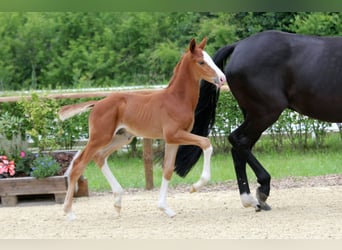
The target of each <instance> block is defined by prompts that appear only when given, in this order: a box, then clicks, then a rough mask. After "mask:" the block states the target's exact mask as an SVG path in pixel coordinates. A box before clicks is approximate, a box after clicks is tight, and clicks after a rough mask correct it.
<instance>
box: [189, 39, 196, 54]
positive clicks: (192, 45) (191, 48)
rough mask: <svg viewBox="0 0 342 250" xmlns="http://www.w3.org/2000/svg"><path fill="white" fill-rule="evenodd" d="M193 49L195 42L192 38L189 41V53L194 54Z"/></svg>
mask: <svg viewBox="0 0 342 250" xmlns="http://www.w3.org/2000/svg"><path fill="white" fill-rule="evenodd" d="M195 47H196V41H195V39H194V38H192V39H191V41H190V44H189V50H190V51H191V53H193V52H194V50H195Z"/></svg>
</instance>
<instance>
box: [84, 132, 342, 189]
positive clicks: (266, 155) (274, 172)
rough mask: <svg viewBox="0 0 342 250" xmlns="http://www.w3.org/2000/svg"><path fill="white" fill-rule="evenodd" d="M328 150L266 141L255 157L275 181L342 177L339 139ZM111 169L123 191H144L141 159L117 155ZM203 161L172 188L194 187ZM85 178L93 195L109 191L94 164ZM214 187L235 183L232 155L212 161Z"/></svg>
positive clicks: (157, 178)
mask: <svg viewBox="0 0 342 250" xmlns="http://www.w3.org/2000/svg"><path fill="white" fill-rule="evenodd" d="M326 144H327V145H328V146H323V147H321V148H315V147H311V148H309V149H305V150H304V149H295V148H292V147H291V145H285V146H284V148H283V149H282V150H281V151H280V152H278V151H277V150H275V149H273V148H272V147H271V146H270V145H269V142H268V141H267V140H261V141H260V144H259V143H258V144H257V146H256V148H255V150H254V154H255V156H256V157H257V158H258V160H259V161H260V162H261V164H262V165H263V166H264V167H265V168H266V169H267V171H268V172H269V173H270V174H271V176H272V178H273V179H280V178H284V177H287V176H320V175H326V174H341V173H342V154H341V149H342V142H341V139H340V138H339V137H337V136H335V137H332V138H328V141H327V143H326ZM108 163H109V166H110V168H111V170H112V172H113V174H114V175H115V177H116V178H117V180H118V181H119V182H120V184H121V185H122V186H123V188H125V189H127V188H143V187H145V174H144V163H143V159H142V158H131V157H129V156H128V155H126V154H114V155H113V156H112V157H111V158H110V160H109V161H108ZM202 164H203V159H202V158H201V159H200V160H199V162H198V163H197V164H196V166H195V167H194V169H193V170H192V171H191V172H190V173H189V174H188V176H187V177H186V178H180V177H178V176H177V175H176V174H174V176H173V178H172V180H171V183H170V184H171V186H176V185H179V184H192V183H194V182H196V181H197V180H198V178H199V177H200V174H201V172H202ZM247 174H248V177H249V180H250V181H255V179H256V178H255V175H254V173H253V172H252V171H251V170H250V168H249V167H248V166H247ZM84 175H85V176H86V177H87V178H88V184H89V189H90V190H91V191H107V190H110V187H109V184H108V183H107V181H106V180H105V178H104V176H103V175H102V173H101V171H100V170H99V169H98V168H97V167H96V166H95V165H94V164H93V163H91V164H89V165H88V167H87V168H86V170H85V173H84ZM211 175H212V176H211V183H220V182H223V181H227V180H235V172H234V167H233V161H232V158H231V154H230V153H226V154H216V155H215V154H214V155H213V157H212V160H211ZM153 176H154V185H155V187H159V186H160V183H161V178H162V169H161V167H160V166H154V170H153Z"/></svg>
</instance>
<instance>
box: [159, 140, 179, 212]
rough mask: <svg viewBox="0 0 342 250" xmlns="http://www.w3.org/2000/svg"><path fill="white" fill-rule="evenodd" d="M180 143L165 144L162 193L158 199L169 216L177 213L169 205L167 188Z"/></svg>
mask: <svg viewBox="0 0 342 250" xmlns="http://www.w3.org/2000/svg"><path fill="white" fill-rule="evenodd" d="M177 150H178V145H177V144H167V143H166V144H165V158H164V165H163V178H162V183H161V187H160V195H159V201H158V207H159V209H160V210H162V211H163V212H164V213H166V214H167V215H168V216H169V217H171V218H172V217H174V216H175V215H176V213H175V212H174V211H173V210H172V209H170V208H169V207H168V206H167V203H166V196H167V190H168V186H169V182H170V180H171V177H172V173H173V169H174V165H175V157H176V154H177Z"/></svg>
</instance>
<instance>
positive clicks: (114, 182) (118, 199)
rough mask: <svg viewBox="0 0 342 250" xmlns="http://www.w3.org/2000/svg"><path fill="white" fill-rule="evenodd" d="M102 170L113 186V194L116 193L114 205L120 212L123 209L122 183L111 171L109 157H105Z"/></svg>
mask: <svg viewBox="0 0 342 250" xmlns="http://www.w3.org/2000/svg"><path fill="white" fill-rule="evenodd" d="M101 171H102V173H103V175H104V176H105V177H106V179H107V181H108V183H109V185H110V187H111V188H112V191H113V194H114V207H115V209H116V211H117V212H118V213H119V214H120V210H121V196H122V193H123V189H122V187H121V185H120V183H119V182H118V181H117V180H116V178H115V176H114V175H113V174H112V172H111V171H110V169H109V167H108V164H107V159H105V163H104V164H103V166H102V168H101Z"/></svg>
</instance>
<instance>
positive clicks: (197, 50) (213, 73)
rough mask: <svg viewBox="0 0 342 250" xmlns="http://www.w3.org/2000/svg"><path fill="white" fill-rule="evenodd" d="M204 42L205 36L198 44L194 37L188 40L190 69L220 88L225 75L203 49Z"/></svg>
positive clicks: (200, 77)
mask: <svg viewBox="0 0 342 250" xmlns="http://www.w3.org/2000/svg"><path fill="white" fill-rule="evenodd" d="M206 42H207V39H206V38H204V39H203V40H202V42H201V43H200V44H199V45H196V42H195V39H192V40H191V41H190V44H189V51H188V53H190V56H191V61H192V71H193V73H194V74H195V75H196V76H197V77H198V78H199V79H203V80H206V81H208V82H210V83H213V84H215V85H216V86H217V87H219V88H220V87H221V86H223V84H224V83H225V82H226V76H225V75H224V73H223V72H222V71H221V70H220V69H219V68H218V67H217V66H216V64H215V63H214V62H213V60H212V59H211V57H210V56H209V55H208V53H207V52H205V51H204V50H203V49H204V47H205V44H206Z"/></svg>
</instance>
